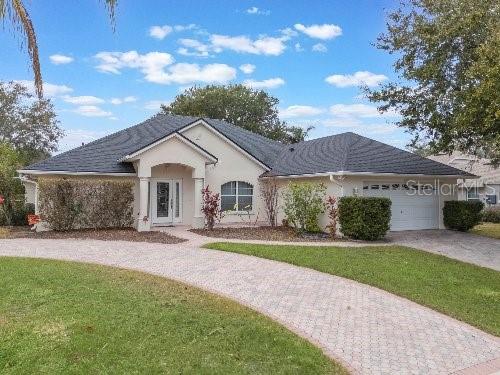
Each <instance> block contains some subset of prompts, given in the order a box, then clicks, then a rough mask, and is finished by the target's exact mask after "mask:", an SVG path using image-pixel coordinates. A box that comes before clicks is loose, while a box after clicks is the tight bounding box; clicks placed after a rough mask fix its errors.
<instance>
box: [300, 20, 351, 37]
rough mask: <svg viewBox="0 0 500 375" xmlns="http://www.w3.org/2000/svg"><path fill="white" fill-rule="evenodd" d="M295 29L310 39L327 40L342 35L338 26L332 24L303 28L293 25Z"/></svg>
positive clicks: (302, 26) (301, 25)
mask: <svg viewBox="0 0 500 375" xmlns="http://www.w3.org/2000/svg"><path fill="white" fill-rule="evenodd" d="M294 27H295V29H296V30H298V31H300V32H302V33H304V34H306V35H307V36H309V37H311V38H316V39H321V40H329V39H333V38H336V37H338V36H340V35H342V29H341V28H340V26H337V25H333V24H323V25H311V26H304V25H303V24H301V23H297V24H295V25H294Z"/></svg>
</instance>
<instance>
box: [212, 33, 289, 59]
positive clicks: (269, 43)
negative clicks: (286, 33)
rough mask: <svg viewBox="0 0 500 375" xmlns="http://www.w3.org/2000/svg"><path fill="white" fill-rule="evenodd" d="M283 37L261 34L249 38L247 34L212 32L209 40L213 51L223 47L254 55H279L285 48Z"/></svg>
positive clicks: (220, 50) (221, 49) (223, 48)
mask: <svg viewBox="0 0 500 375" xmlns="http://www.w3.org/2000/svg"><path fill="white" fill-rule="evenodd" d="M285 40H287V39H286V38H285V37H281V38H274V37H269V36H261V37H259V38H258V39H256V40H251V39H250V38H248V37H247V36H244V35H240V36H228V35H219V34H213V35H211V36H210V42H211V44H212V48H213V50H214V51H215V52H222V51H223V50H225V49H228V50H232V51H235V52H238V53H251V54H255V55H272V56H278V55H281V54H282V53H283V52H284V51H285V49H286V45H285V43H284V42H285Z"/></svg>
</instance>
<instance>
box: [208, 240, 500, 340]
mask: <svg viewBox="0 0 500 375" xmlns="http://www.w3.org/2000/svg"><path fill="white" fill-rule="evenodd" d="M206 247H207V248H210V249H217V250H223V251H231V252H236V253H240V254H247V255H254V256H258V257H262V258H267V259H273V260H278V261H282V262H287V263H291V264H295V265H298V266H303V267H308V268H313V269H315V270H318V271H321V272H325V273H330V274H333V275H338V276H342V277H346V278H349V279H352V280H356V281H359V282H361V283H365V284H369V285H373V286H376V287H378V288H381V289H385V290H387V291H389V292H391V293H394V294H397V295H400V296H403V297H406V298H408V299H410V300H412V301H415V302H417V303H419V304H422V305H426V306H429V307H431V308H433V309H435V310H438V311H441V312H443V313H445V314H447V315H450V316H452V317H454V318H457V319H460V320H463V321H464V322H467V323H469V324H471V325H474V326H476V327H478V328H481V329H482V330H484V331H487V332H490V333H492V334H494V335H497V336H499V335H500V272H497V271H494V270H491V269H488V268H482V267H479V266H475V265H472V264H468V263H463V262H460V261H457V260H454V259H450V258H446V257H444V256H441V255H436V254H431V253H427V252H424V251H420V250H415V249H410V248H406V247H402V246H373V247H359V248H354V247H329V246H328V247H324V246H317V247H310V246H272V245H254V244H252V245H251V244H236V243H213V244H209V245H207V246H206Z"/></svg>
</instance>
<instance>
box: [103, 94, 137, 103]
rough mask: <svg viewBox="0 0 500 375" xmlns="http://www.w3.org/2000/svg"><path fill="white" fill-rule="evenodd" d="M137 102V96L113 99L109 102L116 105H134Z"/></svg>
mask: <svg viewBox="0 0 500 375" xmlns="http://www.w3.org/2000/svg"><path fill="white" fill-rule="evenodd" d="M136 101H137V98H136V97H135V96H125V97H124V98H111V100H110V101H109V102H110V103H111V104H114V105H120V104H123V103H133V102H136Z"/></svg>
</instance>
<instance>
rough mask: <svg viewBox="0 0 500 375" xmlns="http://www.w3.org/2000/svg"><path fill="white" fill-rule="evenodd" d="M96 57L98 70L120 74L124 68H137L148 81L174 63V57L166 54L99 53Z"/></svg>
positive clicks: (135, 52)
mask: <svg viewBox="0 0 500 375" xmlns="http://www.w3.org/2000/svg"><path fill="white" fill-rule="evenodd" d="M94 57H95V58H96V59H97V60H98V61H99V65H97V66H96V68H97V70H99V71H101V72H105V73H114V74H120V70H121V69H123V68H135V69H140V70H141V72H143V73H144V74H145V75H146V79H147V80H149V79H148V77H149V78H153V77H154V76H155V75H156V74H158V72H161V71H163V68H165V67H166V66H167V65H170V64H172V63H173V62H174V58H173V57H172V55H170V54H169V53H165V52H149V53H146V54H144V55H141V54H139V53H138V52H137V51H128V52H99V53H98V54H96V55H95V56H94Z"/></svg>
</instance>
